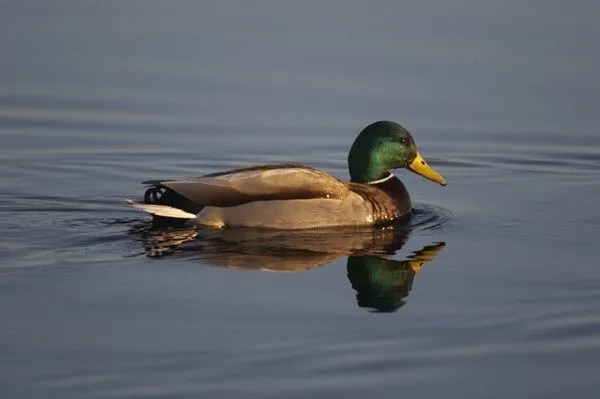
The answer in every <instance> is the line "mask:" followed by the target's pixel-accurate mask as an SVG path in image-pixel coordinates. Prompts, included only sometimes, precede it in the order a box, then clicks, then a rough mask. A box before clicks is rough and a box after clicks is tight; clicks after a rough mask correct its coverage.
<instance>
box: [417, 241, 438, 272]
mask: <svg viewBox="0 0 600 399" xmlns="http://www.w3.org/2000/svg"><path fill="white" fill-rule="evenodd" d="M445 246H446V244H445V243H443V242H439V243H437V244H434V245H428V246H426V247H424V248H423V249H421V250H420V251H417V252H415V254H414V258H413V259H410V260H408V266H409V267H410V268H411V269H413V271H414V272H415V273H418V272H419V271H420V270H421V268H422V267H423V266H424V265H425V264H427V263H430V262H433V260H434V259H435V257H436V256H437V255H438V254H439V253H440V251H441V250H442V248H444V247H445Z"/></svg>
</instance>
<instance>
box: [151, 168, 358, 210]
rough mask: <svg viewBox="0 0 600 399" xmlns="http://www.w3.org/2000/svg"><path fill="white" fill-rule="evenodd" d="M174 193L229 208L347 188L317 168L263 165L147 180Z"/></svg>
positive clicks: (339, 193) (333, 194) (339, 194)
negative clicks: (184, 177)
mask: <svg viewBox="0 0 600 399" xmlns="http://www.w3.org/2000/svg"><path fill="white" fill-rule="evenodd" d="M143 183H144V184H147V185H150V186H156V187H164V188H168V189H170V190H173V191H175V192H176V193H178V194H180V195H182V196H184V197H185V198H187V199H188V200H190V201H193V202H194V203H196V204H199V205H207V206H217V207H228V206H236V205H241V204H246V203H249V202H253V201H269V200H289V199H310V198H331V199H336V198H337V199H341V198H344V197H345V196H346V195H348V193H349V192H350V190H349V186H348V185H347V184H346V183H344V182H342V181H341V180H339V179H337V178H336V177H334V176H331V175H330V174H328V173H325V172H324V171H322V170H319V169H313V168H310V167H307V166H302V165H264V166H253V167H248V168H242V169H234V170H229V171H226V172H219V173H213V174H209V175H206V176H202V177H198V178H193V179H187V180H168V181H147V182H143Z"/></svg>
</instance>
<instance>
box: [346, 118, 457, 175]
mask: <svg viewBox="0 0 600 399" xmlns="http://www.w3.org/2000/svg"><path fill="white" fill-rule="evenodd" d="M348 167H349V169H350V178H351V180H352V181H353V182H357V183H369V182H373V181H376V180H379V179H382V178H384V177H386V176H387V175H388V174H389V172H388V171H389V170H390V169H398V168H406V169H409V170H411V171H413V172H415V173H417V174H419V175H421V176H423V177H424V178H426V179H429V180H431V181H434V182H436V183H439V184H441V185H442V186H445V185H446V179H444V178H443V177H442V175H440V174H439V173H438V172H437V171H436V170H435V169H433V168H432V167H431V166H429V165H428V164H427V162H425V160H424V159H423V157H422V156H421V154H420V153H419V151H417V146H416V145H415V141H414V140H413V138H412V136H411V135H410V133H409V132H408V131H407V130H406V129H405V128H403V127H402V126H400V125H399V124H397V123H395V122H388V121H379V122H374V123H372V124H370V125H369V126H367V127H366V128H364V129H363V131H362V132H360V134H359V135H358V137H357V138H356V140H354V144H352V148H351V149H350V153H349V154H348Z"/></svg>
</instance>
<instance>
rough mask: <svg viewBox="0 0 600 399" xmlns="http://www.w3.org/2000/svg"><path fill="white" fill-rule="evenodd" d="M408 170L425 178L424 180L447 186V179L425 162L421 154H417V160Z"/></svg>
mask: <svg viewBox="0 0 600 399" xmlns="http://www.w3.org/2000/svg"><path fill="white" fill-rule="evenodd" d="M408 169H410V170H412V171H413V172H415V173H416V174H419V175H421V176H423V177H424V178H426V179H428V180H431V181H434V182H436V183H439V184H441V185H442V186H445V185H446V179H444V177H443V176H442V175H440V174H439V173H438V172H437V170H435V169H433V168H432V167H431V166H429V165H428V164H427V162H425V160H424V159H423V157H422V156H421V154H420V153H418V152H417V156H416V157H415V160H414V161H412V162H411V163H410V165H408Z"/></svg>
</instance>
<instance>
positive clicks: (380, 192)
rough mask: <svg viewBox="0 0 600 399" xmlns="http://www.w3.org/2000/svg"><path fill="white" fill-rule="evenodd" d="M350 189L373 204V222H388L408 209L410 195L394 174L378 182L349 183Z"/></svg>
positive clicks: (404, 213)
mask: <svg viewBox="0 0 600 399" xmlns="http://www.w3.org/2000/svg"><path fill="white" fill-rule="evenodd" d="M350 189H351V190H352V191H354V192H355V193H357V194H358V195H360V196H361V197H362V198H363V199H364V200H365V201H368V202H370V203H371V205H372V206H373V218H374V221H375V223H377V224H379V223H389V222H393V221H395V220H397V219H398V218H400V217H402V216H404V215H406V214H407V213H408V212H409V211H410V207H411V204H410V196H409V195H408V191H407V190H406V187H404V184H403V183H402V182H401V181H400V179H398V178H397V177H396V176H392V178H390V179H388V180H386V181H384V182H382V183H378V184H362V183H350Z"/></svg>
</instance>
